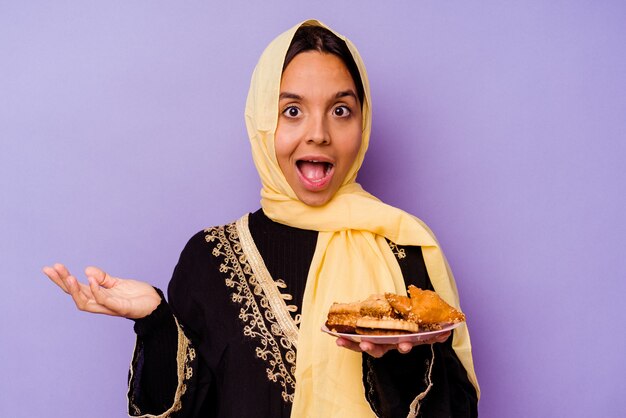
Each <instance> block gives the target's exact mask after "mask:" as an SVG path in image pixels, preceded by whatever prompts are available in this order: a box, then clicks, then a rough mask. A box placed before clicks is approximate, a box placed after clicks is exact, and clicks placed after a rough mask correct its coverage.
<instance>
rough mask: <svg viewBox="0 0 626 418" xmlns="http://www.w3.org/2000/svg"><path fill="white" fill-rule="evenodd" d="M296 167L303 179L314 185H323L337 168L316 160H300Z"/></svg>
mask: <svg viewBox="0 0 626 418" xmlns="http://www.w3.org/2000/svg"><path fill="white" fill-rule="evenodd" d="M296 166H297V167H298V171H299V172H300V174H301V175H302V177H304V178H305V179H306V180H308V181H310V182H311V183H314V184H316V183H322V182H323V181H324V180H325V179H326V178H328V176H329V175H330V174H331V172H332V171H333V168H334V167H335V166H334V164H332V163H329V162H325V161H316V160H298V161H296Z"/></svg>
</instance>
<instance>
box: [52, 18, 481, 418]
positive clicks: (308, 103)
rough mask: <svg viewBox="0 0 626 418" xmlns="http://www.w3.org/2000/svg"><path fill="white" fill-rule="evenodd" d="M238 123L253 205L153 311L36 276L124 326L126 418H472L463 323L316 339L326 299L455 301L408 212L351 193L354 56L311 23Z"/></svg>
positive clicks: (364, 137)
mask: <svg viewBox="0 0 626 418" xmlns="http://www.w3.org/2000/svg"><path fill="white" fill-rule="evenodd" d="M246 124H247V128H248V133H249V136H250V142H251V146H252V154H253V158H254V162H255V165H256V167H257V170H258V172H259V175H260V177H261V182H262V185H263V188H262V190H261V197H262V200H261V206H262V209H260V210H258V211H257V212H255V213H252V214H248V215H245V216H243V217H241V218H240V219H238V220H237V221H236V222H233V223H231V224H228V225H223V226H219V227H213V228H208V229H206V230H204V231H201V232H199V233H198V234H196V235H195V236H194V237H192V238H191V240H190V241H189V243H188V244H187V246H186V247H185V249H184V250H183V252H182V254H181V257H180V260H179V263H178V265H177V266H176V269H175V271H174V274H173V277H172V280H171V282H170V285H169V288H168V293H169V297H168V300H169V302H166V300H165V298H164V297H163V295H162V293H161V292H160V291H158V290H155V289H154V288H152V287H151V286H150V285H148V284H146V283H143V282H137V281H132V280H124V279H119V278H115V277H112V276H110V275H108V274H106V273H105V272H104V271H102V270H100V269H98V268H95V267H89V268H87V269H86V271H85V273H86V275H87V279H88V281H89V284H88V285H86V284H81V283H79V282H78V281H77V280H76V278H75V277H73V276H72V275H71V274H70V273H69V272H68V271H67V269H66V268H65V267H64V266H63V265H60V264H57V265H55V266H54V267H46V268H44V272H45V273H46V275H47V276H48V277H49V278H50V279H52V280H53V281H54V282H55V283H56V284H57V285H59V286H60V287H61V288H62V289H63V290H64V291H66V292H67V293H69V294H70V295H71V296H72V298H73V299H74V301H75V303H76V305H77V306H78V308H79V309H81V310H84V311H87V312H94V313H104V314H109V315H116V316H123V317H127V318H131V319H134V320H135V331H136V333H137V345H136V349H135V353H134V356H133V363H132V367H131V372H130V379H129V413H130V414H131V415H133V416H146V417H148V416H150V417H152V416H159V417H183V416H185V417H288V416H294V417H369V416H384V417H396V416H402V417H406V416H418V415H419V416H426V417H444V416H445V417H449V416H454V417H474V416H476V415H477V400H478V394H479V392H478V385H477V382H476V377H475V374H474V370H473V364H472V357H471V348H470V342H469V334H468V332H467V328H466V327H465V326H462V327H459V328H457V329H455V330H454V335H453V336H452V338H449V337H450V334H449V333H448V334H443V335H440V336H439V337H437V338H435V339H432V340H427V341H421V342H416V343H406V342H405V343H401V344H397V345H376V344H372V343H367V342H362V343H360V344H357V343H354V342H351V341H348V340H346V339H343V338H339V339H336V340H333V339H332V338H331V337H329V336H328V335H326V334H324V333H322V332H321V331H320V327H321V325H322V324H323V323H324V320H325V317H326V313H327V311H328V308H329V306H330V305H331V304H332V302H334V301H352V300H361V299H364V298H366V297H367V296H369V295H370V294H372V293H382V292H395V293H404V294H405V293H406V287H407V285H409V284H414V285H416V286H418V287H420V288H424V289H434V290H435V291H437V292H438V293H439V294H440V295H441V296H442V297H443V298H444V299H445V300H446V301H447V302H448V303H450V304H452V305H454V306H456V307H458V306H459V302H458V295H457V294H456V286H455V285H454V279H453V277H452V275H451V273H450V271H449V269H448V266H447V263H446V261H445V258H444V257H443V254H442V253H441V251H440V250H439V247H438V244H437V242H436V240H435V238H434V237H433V235H432V234H431V232H430V231H429V230H428V229H427V227H426V226H425V225H423V224H422V223H421V221H419V220H418V219H417V218H414V217H413V216H411V215H409V214H407V213H405V212H403V211H401V210H399V209H396V208H393V207H391V206H388V205H385V204H384V203H382V202H380V201H379V200H377V199H376V198H375V197H373V196H371V195H370V194H368V193H367V192H365V191H364V190H363V189H362V188H361V187H360V186H359V184H358V183H356V181H355V180H356V176H357V172H358V170H359V168H360V166H361V163H362V162H363V158H364V156H365V152H366V150H367V147H368V142H369V133H370V125H371V114H370V98H369V85H368V80H367V76H366V73H365V68H364V66H363V63H362V61H361V58H360V56H359V54H358V52H357V51H356V49H355V48H354V46H353V45H352V44H351V43H350V41H348V40H347V39H345V38H343V37H341V36H339V35H337V34H335V33H333V32H332V31H330V30H329V29H328V28H326V27H325V26H324V25H322V24H321V23H320V22H318V21H314V20H310V21H306V22H304V23H302V24H299V25H297V26H295V27H293V28H292V29H290V30H289V31H287V32H285V33H283V34H282V35H280V36H279V37H278V38H276V39H275V40H274V41H273V42H272V43H271V44H270V45H269V46H268V47H267V49H266V50H265V51H264V53H263V55H262V56H261V58H260V60H259V63H258V65H257V67H256V69H255V71H254V74H253V76H252V82H251V86H250V92H249V94H248V101H247V104H246Z"/></svg>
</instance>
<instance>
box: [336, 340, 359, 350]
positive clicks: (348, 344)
mask: <svg viewBox="0 0 626 418" xmlns="http://www.w3.org/2000/svg"><path fill="white" fill-rule="evenodd" d="M335 343H336V344H337V346H339V347H343V348H347V349H348V350H352V351H356V352H357V353H360V352H361V349H360V348H359V343H356V342H354V341H350V340H349V339H347V338H341V337H339V338H337V340H336V341H335Z"/></svg>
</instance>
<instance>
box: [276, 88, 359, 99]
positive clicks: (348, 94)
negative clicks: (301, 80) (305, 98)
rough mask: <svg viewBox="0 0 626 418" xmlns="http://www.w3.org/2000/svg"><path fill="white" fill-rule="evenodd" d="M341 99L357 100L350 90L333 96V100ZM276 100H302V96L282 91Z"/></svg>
mask: <svg viewBox="0 0 626 418" xmlns="http://www.w3.org/2000/svg"><path fill="white" fill-rule="evenodd" d="M342 97H352V98H353V99H354V100H356V101H358V99H357V98H356V94H355V93H354V92H353V91H352V90H343V91H340V92H337V94H335V99H341V98H342ZM278 98H279V100H284V99H291V100H302V96H300V95H298V94H295V93H290V92H288V91H284V92H282V93H280V96H278Z"/></svg>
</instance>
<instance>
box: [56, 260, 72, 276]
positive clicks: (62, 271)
mask: <svg viewBox="0 0 626 418" xmlns="http://www.w3.org/2000/svg"><path fill="white" fill-rule="evenodd" d="M54 269H55V270H56V272H57V273H58V274H59V276H60V277H61V279H63V280H65V278H66V277H69V276H71V273H70V271H69V270H68V269H67V267H65V266H64V265H63V264H61V263H56V264H55V265H54Z"/></svg>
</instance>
